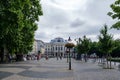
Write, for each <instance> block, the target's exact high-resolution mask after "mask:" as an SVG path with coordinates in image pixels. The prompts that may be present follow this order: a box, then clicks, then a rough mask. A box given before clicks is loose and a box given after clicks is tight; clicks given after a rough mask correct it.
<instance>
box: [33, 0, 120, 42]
mask: <svg viewBox="0 0 120 80" xmlns="http://www.w3.org/2000/svg"><path fill="white" fill-rule="evenodd" d="M114 1H115V0H41V5H42V10H43V15H42V16H40V20H39V22H37V24H38V30H37V31H36V32H35V39H40V40H43V41H45V42H49V41H50V40H51V39H54V38H56V37H62V38H64V39H68V37H69V36H70V37H71V38H72V39H73V40H74V39H75V38H79V37H82V36H84V35H86V36H87V37H88V38H91V40H92V41H97V40H98V35H99V34H100V33H99V31H100V29H101V28H102V27H103V25H104V24H107V25H108V26H109V27H110V26H111V25H112V24H113V23H115V21H114V20H112V18H111V17H109V16H108V15H107V13H108V12H109V11H111V8H110V4H111V3H113V2H114ZM109 33H110V34H113V35H114V38H115V39H116V38H118V37H120V36H119V35H118V33H119V31H117V30H114V29H112V30H109Z"/></svg>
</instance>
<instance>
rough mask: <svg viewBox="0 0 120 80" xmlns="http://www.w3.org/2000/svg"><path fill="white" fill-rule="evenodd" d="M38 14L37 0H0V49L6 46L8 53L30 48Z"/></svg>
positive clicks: (21, 52) (19, 52)
mask: <svg viewBox="0 0 120 80" xmlns="http://www.w3.org/2000/svg"><path fill="white" fill-rule="evenodd" d="M8 14H9V15H8ZM40 15H42V10H41V5H40V1H39V0H26V1H23V0H6V1H4V0H0V30H1V33H0V44H1V46H0V50H1V51H4V50H2V49H4V48H5V47H6V48H7V50H8V53H17V54H24V53H28V52H29V51H30V50H32V44H33V41H34V32H35V30H37V24H36V23H35V21H38V20H39V16H40ZM3 53H4V52H1V54H3Z"/></svg>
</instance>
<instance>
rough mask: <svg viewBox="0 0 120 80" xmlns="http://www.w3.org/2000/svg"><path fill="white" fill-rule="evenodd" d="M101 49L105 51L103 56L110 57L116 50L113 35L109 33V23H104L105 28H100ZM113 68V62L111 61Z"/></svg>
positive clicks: (102, 51)
mask: <svg viewBox="0 0 120 80" xmlns="http://www.w3.org/2000/svg"><path fill="white" fill-rule="evenodd" d="M99 49H100V52H101V53H103V56H106V58H107V59H108V58H109V57H110V58H111V55H110V54H111V53H112V51H113V50H114V44H113V36H112V35H110V34H108V27H107V25H104V28H103V29H101V30H100V35H99ZM107 68H108V61H107ZM110 68H111V63H110Z"/></svg>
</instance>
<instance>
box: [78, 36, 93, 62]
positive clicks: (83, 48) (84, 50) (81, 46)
mask: <svg viewBox="0 0 120 80" xmlns="http://www.w3.org/2000/svg"><path fill="white" fill-rule="evenodd" d="M90 43H91V40H90V39H88V38H87V37H86V36H83V39H81V38H79V43H78V45H77V51H78V53H79V54H85V58H84V59H85V62H87V54H88V52H89V50H90Z"/></svg>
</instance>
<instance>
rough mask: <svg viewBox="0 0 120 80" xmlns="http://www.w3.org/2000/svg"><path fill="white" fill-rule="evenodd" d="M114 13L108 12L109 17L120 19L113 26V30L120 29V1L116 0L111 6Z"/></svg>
mask: <svg viewBox="0 0 120 80" xmlns="http://www.w3.org/2000/svg"><path fill="white" fill-rule="evenodd" d="M110 7H111V8H112V10H113V11H112V12H108V15H109V16H111V17H112V18H113V19H118V22H116V23H115V24H113V26H112V28H116V29H118V30H119V29H120V0H116V1H115V2H114V3H113V4H111V5H110Z"/></svg>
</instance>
